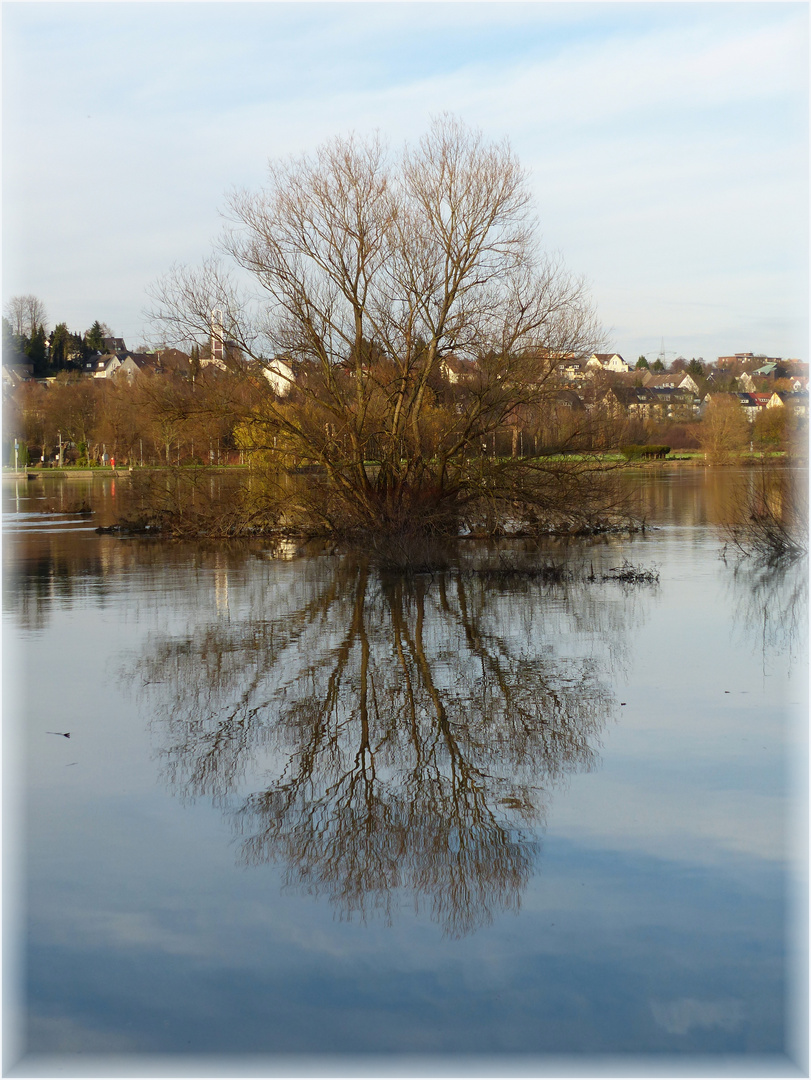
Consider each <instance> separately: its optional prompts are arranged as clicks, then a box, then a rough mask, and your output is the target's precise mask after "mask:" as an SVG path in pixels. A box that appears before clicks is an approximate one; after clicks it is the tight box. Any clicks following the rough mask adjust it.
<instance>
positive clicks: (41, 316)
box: [5, 294, 48, 338]
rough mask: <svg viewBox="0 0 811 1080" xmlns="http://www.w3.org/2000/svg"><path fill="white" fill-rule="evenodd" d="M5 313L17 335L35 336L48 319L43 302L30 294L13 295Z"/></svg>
mask: <svg viewBox="0 0 811 1080" xmlns="http://www.w3.org/2000/svg"><path fill="white" fill-rule="evenodd" d="M5 315H6V318H7V319H8V321H9V322H10V323H11V327H12V329H13V330H14V333H15V334H16V335H17V337H28V338H31V337H33V336H34V334H35V333H36V332H37V330H38V329H39V327H40V326H44V325H45V323H46V321H47V319H48V316H47V314H46V312H45V305H44V304H43V302H42V301H41V300H40V299H39V298H38V297H36V296H31V295H30V294H29V295H27V296H12V297H11V299H10V300H9V301H8V303H7V304H6V307H5Z"/></svg>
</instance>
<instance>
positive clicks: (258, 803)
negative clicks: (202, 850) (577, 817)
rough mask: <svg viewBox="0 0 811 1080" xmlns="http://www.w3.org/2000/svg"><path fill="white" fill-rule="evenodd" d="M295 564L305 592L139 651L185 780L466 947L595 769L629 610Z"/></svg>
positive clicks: (317, 889)
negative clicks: (581, 624)
mask: <svg viewBox="0 0 811 1080" xmlns="http://www.w3.org/2000/svg"><path fill="white" fill-rule="evenodd" d="M301 565H302V566H303V567H305V568H307V567H309V570H306V569H305V571H304V572H303V575H302V579H301V580H300V581H298V583H297V585H296V587H295V588H293V590H292V595H291V594H290V593H288V594H287V596H286V597H285V596H284V595H283V593H282V592H281V591H279V590H277V591H275V592H273V594H272V595H270V596H267V595H262V594H261V593H260V594H259V595H257V596H255V597H254V603H248V604H247V605H243V607H242V609H241V610H240V611H238V612H234V611H231V612H230V613H229V616H228V618H221V619H219V620H218V621H217V622H214V623H210V624H207V625H206V627H205V629H204V630H203V631H202V632H201V633H199V634H198V633H197V632H196V630H195V629H194V628H191V629H190V631H189V633H188V634H186V635H184V637H183V638H182V639H178V638H167V639H164V640H162V641H160V642H157V643H154V642H153V644H152V645H151V646H150V652H149V655H147V656H145V657H142V658H141V659H140V661H139V668H138V675H139V678H140V679H141V680H142V681H143V686H144V692H145V693H147V694H148V695H152V696H154V697H157V706H158V711H157V720H156V723H157V724H158V736H159V741H160V743H161V750H160V755H161V758H162V760H163V765H164V769H165V775H166V778H167V779H168V781H169V783H170V785H171V787H172V788H173V790H175V791H176V792H178V793H180V794H181V795H182V796H183V797H185V798H197V797H200V796H208V797H211V798H213V799H214V801H215V803H217V804H218V805H219V806H220V807H221V808H222V809H223V811H225V812H226V813H227V814H228V815H229V816H230V817H231V819H232V821H233V823H234V827H235V829H236V831H237V834H238V836H239V837H240V857H241V859H242V860H244V862H245V863H246V864H259V863H264V862H266V861H268V860H280V861H282V862H283V863H284V864H285V865H286V868H287V870H286V882H287V884H288V885H290V886H294V887H296V888H301V889H303V890H306V891H307V892H310V893H313V894H319V895H326V896H327V897H328V898H329V900H330V901H331V903H332V904H333V905H334V906H335V908H336V909H337V910H338V912H339V913H340V914H341V915H342V916H343V917H351V916H353V915H359V916H361V917H365V916H366V915H367V914H369V913H371V912H372V911H375V912H378V913H382V914H383V915H384V916H385V917H387V918H389V919H390V918H391V917H392V914H393V911H394V906H395V904H396V903H397V902H398V900H397V898H398V897H400V896H402V894H403V892H405V893H406V894H409V895H410V896H411V897H412V898H413V901H414V904H415V906H416V907H417V908H418V909H422V910H427V911H428V912H429V913H430V916H431V918H432V919H434V920H435V921H436V922H438V923H439V924H440V925H441V926H442V927H443V929H444V930H445V932H446V933H448V934H451V935H454V936H459V935H463V934H466V933H468V932H470V931H472V930H474V929H475V928H477V927H479V926H482V925H484V924H486V923H488V922H490V921H492V919H493V917H494V915H495V914H496V913H498V912H501V911H506V910H511V909H512V910H516V909H517V908H518V906H519V904H520V897H521V893H522V890H523V888H524V886H525V885H526V883H527V881H528V878H529V876H530V874H531V872H532V869H533V866H534V863H535V860H536V855H537V850H538V840H537V830H538V827H539V826H541V825H542V824H543V819H544V813H545V808H546V801H547V798H548V793H549V790H550V789H551V787H552V786H553V785H554V784H555V783H559V782H561V781H562V779H563V778H564V777H565V776H566V774H568V773H571V772H572V771H575V770H578V771H579V770H588V769H591V768H592V767H593V766H594V764H595V761H596V751H595V745H596V744H597V740H598V736H599V733H600V731H601V729H602V727H603V725H604V724H605V722H606V720H607V718H608V716H609V714H610V712H611V710H612V708H613V698H612V696H611V693H610V690H609V688H608V685H607V684H606V681H605V679H606V675H607V671H608V668H609V666H610V664H611V662H612V661H611V655H612V653H611V648H609V647H604V648H600V647H598V646H597V644H596V642H599V640H600V636H599V632H598V631H599V629H600V627H599V626H595V625H594V624H595V622H597V623H599V618H600V613H601V617H602V620H603V629H604V631H605V637H606V638H609V637H610V638H612V647H613V646H614V645H615V644H616V637H617V634H618V633H620V632H621V629H622V627H621V623H622V621H623V617H625V618H627V613H628V611H629V610H631V609H630V608H629V607H621V606H620V607H618V606H617V605H611V604H606V603H604V604H603V605H602V607H601V606H600V605H599V604H596V603H595V602H594V600H593V598H592V599H591V600H590V601H589V600H587V597H586V593H587V591H588V588H589V587H588V586H587V585H585V584H582V585H577V584H574V583H572V582H569V583H558V584H555V585H549V584H544V583H543V582H536V581H520V582H518V583H516V584H515V585H513V587H509V588H508V587H507V586H503V587H495V586H494V585H493V584H492V582H488V581H487V580H484V579H483V578H481V577H479V576H477V575H476V574H472V573H464V572H461V571H459V570H458V569H457V570H455V571H452V572H443V573H441V574H437V575H434V576H433V577H428V576H417V577H413V578H406V577H397V576H385V575H382V574H380V573H379V572H377V571H376V570H374V569H373V568H372V567H371V566H370V564H369V563H368V562H366V561H364V560H362V559H360V560H357V559H355V560H353V559H349V558H347V559H345V560H342V561H340V562H338V564H337V566H336V565H335V564H334V562H333V561H332V560H325V559H316V560H305V561H304V562H303V563H302V564H301ZM593 592H594V588H593V587H592V594H593ZM586 608H589V609H590V610H591V614H592V620H591V621H592V626H591V628H590V631H589V633H588V635H586V636H585V637H583V638H582V639H581V638H578V636H577V634H576V633H575V632H574V630H575V629H576V622H577V619H576V618H575V614H574V613H575V612H577V613H578V614H579V615H582V612H583V611H584V610H585V609H586ZM268 610H273V612H274V613H273V614H272V615H270V616H269V617H268V614H267V612H268ZM621 612H624V613H625V615H624V616H623V615H622V614H621ZM245 792H249V794H245Z"/></svg>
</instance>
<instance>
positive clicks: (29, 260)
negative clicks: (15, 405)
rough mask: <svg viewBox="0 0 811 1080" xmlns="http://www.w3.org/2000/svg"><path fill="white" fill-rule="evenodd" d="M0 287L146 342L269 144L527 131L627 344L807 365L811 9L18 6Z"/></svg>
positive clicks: (546, 193) (7, 85)
mask: <svg viewBox="0 0 811 1080" xmlns="http://www.w3.org/2000/svg"><path fill="white" fill-rule="evenodd" d="M2 15H3V288H2V295H3V301H4V302H5V301H7V300H8V298H9V297H10V296H12V295H15V294H19V293H34V294H36V295H37V296H39V297H40V298H41V299H42V300H43V301H44V303H45V306H46V310H47V312H48V315H49V318H50V323H51V325H52V324H53V323H55V322H57V321H66V322H67V323H68V325H69V326H70V328H71V329H75V330H83V329H85V328H87V327H88V326H89V325H90V324H91V323H92V321H93V320H94V319H97V318H98V319H100V320H102V321H104V322H106V323H107V324H108V325H109V326H110V327H111V328H112V330H113V331H114V332H115V333H116V334H117V335H119V336H122V337H124V338H125V340H126V342H127V344H128V345H129V346H130V348H134V347H136V346H137V345H139V344H141V343H142V342H143V341H148V340H149V334H150V328H149V326H148V323H147V322H146V320H145V318H144V315H143V311H144V309H145V308H146V307H147V306H148V300H147V294H146V290H147V288H148V287H149V285H150V283H151V282H154V281H155V280H156V279H157V278H158V277H159V276H160V275H161V274H163V273H164V272H165V271H166V270H167V269H168V268H169V267H170V266H171V265H172V264H173V263H192V264H194V263H196V262H198V261H199V260H200V259H201V258H202V257H203V256H204V255H205V254H206V253H207V252H208V250H209V249H210V245H211V242H212V240H213V239H214V238H215V237H216V236H217V234H218V233H219V231H220V229H221V226H222V219H221V218H220V216H219V211H220V209H221V208H222V206H223V204H224V199H225V195H226V194H227V192H228V191H229V189H230V188H231V187H233V186H243V185H244V186H247V187H249V188H255V187H258V186H259V185H260V184H261V183H262V180H263V177H264V172H265V168H266V164H267V161H268V159H269V158H272V157H278V156H285V155H287V154H289V153H297V152H300V151H305V150H309V149H313V148H314V147H315V146H317V145H318V143H319V142H321V141H322V140H324V139H325V138H328V137H329V136H331V135H334V134H338V133H347V132H349V131H352V130H354V131H357V132H359V133H368V132H372V131H374V130H375V129H379V130H380V131H381V132H383V133H384V134H385V135H386V136H387V137H388V138H389V140H390V141H391V143H392V144H393V145H395V146H398V145H399V144H400V143H402V141H403V140H406V139H408V140H415V139H417V138H418V137H419V136H420V134H421V133H422V132H423V131H424V130H425V129H426V127H427V125H428V123H429V120H430V118H431V116H433V115H436V114H437V113H440V112H443V111H446V110H447V111H450V112H453V113H455V114H457V115H458V116H460V117H461V118H462V119H463V120H465V121H466V122H468V123H470V124H471V125H474V126H479V127H481V128H482V129H483V130H484V132H485V133H486V134H487V135H491V136H492V137H493V138H501V137H502V136H505V135H506V136H508V137H509V139H510V140H511V142H512V144H513V146H514V148H515V150H516V151H517V153H518V155H519V157H520V159H521V161H522V162H523V164H524V165H525V166H527V167H528V168H529V170H530V172H531V184H532V188H533V191H534V194H535V199H536V210H537V214H538V218H539V222H540V229H541V234H542V236H543V239H544V242H545V244H546V246H547V247H548V248H550V249H553V250H555V251H559V252H561V253H562V255H563V256H564V258H565V259H566V262H567V264H568V266H569V267H570V269H572V270H573V271H575V272H576V273H578V274H582V275H584V277H585V278H586V279H587V281H588V282H589V284H590V287H591V291H592V295H593V297H594V299H595V301H596V303H597V306H598V311H599V314H600V317H601V319H602V322H603V324H604V325H605V327H606V329H607V333H608V338H609V344H610V345H611V347H613V348H615V349H617V350H619V351H620V352H621V353H622V354H623V355H624V356H625V357H626V359H630V360H635V359H636V356H637V355H639V354H640V353H643V352H644V353H646V354H647V355H648V356H649V357H651V358H653V357H654V356H656V355H657V354H658V353H659V351H660V349H661V347H662V341H663V340H664V347H665V350H666V353H667V358H668V359H672V358H673V356H675V355H676V354H678V353H681V354H682V355H685V356H687V357H688V358H689V357H691V356H703V357H704V358H705V359H713V358H714V357H716V356H718V355H721V354H725V353H729V352H737V351H742V350H750V351H754V352H765V353H767V354H769V355H778V356H792V357H799V358H801V359H803V360H807V359H808V330H809V327H808V58H809V46H808V5H807V4H804V3H766V4H760V3H744V4H737V3H718V4H701V3H673V4H668V3H664V4H658V3H657V4H647V3H629V4H613V3H597V4H592V3H562V4H555V3H548V4H547V3H541V4H534V3H518V4H511V3H499V4H490V3H473V4H468V3H451V4H442V3H437V4H433V3H391V4H377V3H330V4H321V3H312V4H310V3H294V4H273V3H246V4H240V3H235V4H220V3H176V4H174V3H137V4H128V3H122V4H118V3H89V4H82V3H70V2H69V3H56V4H50V3H4V4H3V12H2Z"/></svg>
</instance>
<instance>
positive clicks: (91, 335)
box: [84, 319, 104, 352]
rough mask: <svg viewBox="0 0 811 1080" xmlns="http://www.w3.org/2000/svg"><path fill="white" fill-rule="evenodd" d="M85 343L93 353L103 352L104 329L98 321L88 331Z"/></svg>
mask: <svg viewBox="0 0 811 1080" xmlns="http://www.w3.org/2000/svg"><path fill="white" fill-rule="evenodd" d="M84 339H85V343H86V344H87V347H88V348H89V349H91V350H92V351H93V352H102V351H103V349H104V327H103V326H102V325H101V323H100V322H99V320H98V319H96V321H95V322H94V323H93V325H92V326H91V327H90V329H89V330H88V331H86V333H85V336H84Z"/></svg>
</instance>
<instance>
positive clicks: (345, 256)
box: [151, 116, 602, 532]
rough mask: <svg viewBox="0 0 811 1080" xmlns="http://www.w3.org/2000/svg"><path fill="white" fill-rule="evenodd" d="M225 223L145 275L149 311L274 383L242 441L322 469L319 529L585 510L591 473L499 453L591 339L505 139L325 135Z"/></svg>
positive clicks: (451, 526) (247, 422) (179, 337)
mask: <svg viewBox="0 0 811 1080" xmlns="http://www.w3.org/2000/svg"><path fill="white" fill-rule="evenodd" d="M228 217H229V218H230V221H231V224H230V226H229V228H228V230H227V231H226V233H225V235H224V237H223V239H222V241H221V243H220V245H219V251H218V253H217V254H216V255H215V256H213V257H212V258H211V259H209V260H208V261H207V262H206V263H205V264H204V265H203V266H202V267H200V268H198V269H193V268H188V267H176V268H175V269H174V270H173V271H171V272H170V273H169V274H168V275H167V276H166V277H164V278H163V279H162V280H161V281H160V282H159V283H157V285H156V286H155V287H154V289H153V298H154V299H155V301H156V305H155V308H154V309H153V312H152V313H151V314H152V316H153V319H154V323H155V325H156V329H157V332H158V333H159V335H160V338H161V340H164V341H167V342H171V343H174V344H178V345H184V346H185V347H187V348H188V347H189V346H191V345H193V344H194V343H195V342H198V343H199V342H201V341H202V342H205V341H206V340H207V339H208V338H209V337H210V335H211V334H212V327H213V328H214V334H215V337H217V338H220V339H221V340H223V341H224V342H227V341H231V342H235V343H236V345H237V346H238V348H239V350H240V352H241V354H242V356H243V358H245V360H246V361H247V362H246V364H245V367H244V371H245V377H246V378H253V379H254V380H255V381H256V382H257V384H258V385H262V384H263V383H264V385H265V387H266V393H265V394H264V399H263V401H262V403H261V405H260V406H259V407H254V408H253V409H252V410H251V412H250V414H249V415H246V416H245V417H244V418H243V420H244V422H243V425H242V439H243V446H244V447H245V449H247V450H252V451H254V452H261V453H262V454H263V455H264V459H265V460H266V461H267V462H268V464H269V465H274V466H276V467H278V466H285V465H287V466H289V465H290V464H293V463H294V464H297V465H300V464H303V463H313V464H316V465H320V466H321V467H322V468H323V469H324V471H325V474H326V477H327V479H328V483H326V484H325V485H324V486H323V488H322V489H321V490H319V491H318V493H317V498H315V499H314V500H313V501H312V502H311V504H310V505H309V506H308V507H307V511H308V513H309V514H310V517H311V519H312V521H313V522H314V523H315V522H316V520H317V521H318V522H320V526H321V527H323V528H326V529H327V530H329V531H365V530H368V529H370V528H373V529H379V530H383V531H399V530H402V529H403V528H419V529H423V530H427V531H440V532H444V531H448V530H451V531H453V530H455V529H457V528H458V527H459V526H460V524H463V523H464V522H467V523H468V524H472V523H474V522H475V523H478V524H481V522H482V520H483V515H485V516H488V519H489V520H490V521H493V520H499V521H501V522H502V523H503V521H504V519H505V518H506V517H510V518H511V519H513V520H516V521H523V522H524V523H531V522H535V523H538V522H539V521H540V520H541V519H544V520H547V519H549V518H550V517H553V516H554V515H556V514H558V513H559V512H560V511H561V510H562V508H564V507H565V510H566V513H567V514H569V515H571V514H572V513H576V512H578V511H579V510H582V511H583V512H584V513H586V514H589V515H590V514H593V513H594V512H595V508H596V505H597V503H596V502H595V498H596V487H595V482H596V479H597V477H596V470H595V469H594V467H593V466H586V465H584V464H583V463H582V462H580V463H574V462H568V463H565V462H562V461H561V460H560V459H559V457H556V458H555V459H554V460H553V459H552V457H551V456H550V455H548V454H547V456H545V457H538V456H535V457H534V458H531V459H530V458H527V457H520V456H512V455H511V456H509V457H504V456H501V455H497V454H496V452H495V450H496V436H497V433H499V432H504V431H505V430H508V429H509V428H510V427H511V426H513V427H514V426H515V425H516V424H517V423H518V421H519V418H521V420H522V422H524V423H529V424H533V423H535V424H540V422H541V420H542V415H541V414H542V413H543V411H544V409H545V408H547V407H548V406H549V402H550V400H551V392H552V388H553V386H554V378H553V377H554V375H555V372H556V368H557V364H558V363H559V362H560V361H561V360H562V359H563V358H565V357H570V356H572V355H575V356H580V357H582V356H586V355H590V354H591V353H592V352H594V351H595V349H597V348H599V347H600V345H601V344H602V341H601V332H600V328H599V326H598V323H597V319H596V316H595V313H594V310H593V307H592V305H591V302H590V300H589V297H588V295H587V292H586V289H585V285H584V283H583V281H582V279H580V278H578V277H575V276H573V275H572V274H570V273H569V272H568V271H567V270H566V268H565V266H564V265H563V262H562V260H561V259H560V258H559V257H557V256H554V255H550V254H548V253H545V252H544V251H542V250H541V248H540V245H539V243H538V240H537V236H536V222H535V219H534V216H533V212H532V202H531V198H530V193H529V190H528V185H527V179H526V175H525V173H524V170H523V169H522V168H521V166H520V164H519V163H518V161H517V159H516V158H515V155H514V154H513V152H512V150H511V149H510V147H509V145H508V144H507V143H498V144H495V143H489V142H487V141H486V140H485V138H484V137H483V136H482V135H481V134H480V133H479V132H477V131H473V130H471V129H469V128H467V127H466V126H465V125H463V124H462V123H460V122H459V121H458V120H456V119H454V118H452V117H448V116H444V117H442V118H440V119H438V120H436V121H435V122H434V123H433V124H432V125H431V128H430V129H429V131H428V132H427V134H426V135H425V136H424V137H423V138H422V139H421V140H420V142H419V143H418V144H417V145H416V146H414V147H408V146H406V147H405V148H404V149H403V150H402V151H401V152H400V153H399V154H392V153H391V152H390V151H389V150H388V149H387V147H386V146H385V145H384V144H383V142H382V141H381V139H380V138H378V137H372V138H369V139H365V140H364V139H360V138H358V137H356V136H349V137H346V138H334V139H332V140H330V141H329V142H327V143H325V144H324V145H323V146H321V147H319V148H318V149H317V150H316V152H315V153H314V154H312V155H303V156H301V157H297V158H291V159H289V160H286V161H281V162H272V163H271V164H270V167H269V174H268V180H267V183H266V185H265V187H264V188H263V189H262V190H260V191H255V192H249V191H239V192H237V193H235V194H234V195H233V196H232V197H231V198H230V200H229V205H228ZM231 267H236V268H238V270H239V271H242V272H247V277H248V279H249V280H250V281H251V282H252V285H253V291H252V292H250V291H249V292H248V293H246V292H244V291H242V290H241V289H240V288H239V287H238V286H237V276H236V275H235V274H234V273H233V271H232V270H231ZM245 276H246V275H245V273H241V274H240V275H239V277H240V278H241V279H242V280H244V279H245ZM215 312H216V317H214V316H213V313H215ZM280 360H282V361H283V363H279V361H280ZM271 364H273V365H275V367H274V370H275V372H276V373H277V378H276V382H278V378H282V379H283V380H285V381H286V385H285V386H283V387H282V388H281V391H279V388H278V386H277V388H276V389H275V390H274V389H273V387H272V386H271V383H270V381H269V380H263V379H262V376H261V367H262V366H263V365H264V366H265V367H266V368H268V367H269V366H270V365H271ZM546 449H547V450H554V451H559V450H561V449H562V447H561V446H560V445H555V446H552V447H547V448H546ZM597 501H599V500H597ZM491 511H492V512H493V513H492V514H491Z"/></svg>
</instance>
